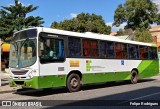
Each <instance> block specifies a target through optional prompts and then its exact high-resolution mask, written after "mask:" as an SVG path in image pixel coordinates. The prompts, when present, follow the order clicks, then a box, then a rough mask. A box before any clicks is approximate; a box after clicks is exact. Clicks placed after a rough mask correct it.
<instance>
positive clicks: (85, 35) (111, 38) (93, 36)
mask: <svg viewBox="0 0 160 109" xmlns="http://www.w3.org/2000/svg"><path fill="white" fill-rule="evenodd" d="M36 28H37V29H38V31H39V32H46V33H52V34H60V35H66V36H73V37H82V38H91V39H98V40H108V41H115V42H122V43H129V44H137V45H145V46H156V45H154V44H150V43H144V42H137V41H131V40H124V39H120V38H118V37H115V36H110V35H105V34H98V33H92V32H85V33H78V32H71V31H66V30H58V29H52V28H45V27H36ZM30 29H33V28H30Z"/></svg>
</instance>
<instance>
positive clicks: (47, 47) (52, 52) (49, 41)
mask: <svg viewBox="0 0 160 109" xmlns="http://www.w3.org/2000/svg"><path fill="white" fill-rule="evenodd" d="M42 43H43V44H42ZM40 44H42V45H43V48H44V49H41V55H40V62H41V63H48V62H57V61H64V44H63V40H62V39H54V38H44V37H43V38H41V40H40Z"/></svg>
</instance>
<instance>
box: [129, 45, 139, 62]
mask: <svg viewBox="0 0 160 109" xmlns="http://www.w3.org/2000/svg"><path fill="white" fill-rule="evenodd" d="M128 57H129V59H139V55H138V46H136V45H128Z"/></svg>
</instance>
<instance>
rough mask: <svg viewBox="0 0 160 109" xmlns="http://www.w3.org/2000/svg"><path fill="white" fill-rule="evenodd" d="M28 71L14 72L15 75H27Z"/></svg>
mask: <svg viewBox="0 0 160 109" xmlns="http://www.w3.org/2000/svg"><path fill="white" fill-rule="evenodd" d="M27 72H28V70H19V71H12V73H13V74H14V75H25V74H26V73H27Z"/></svg>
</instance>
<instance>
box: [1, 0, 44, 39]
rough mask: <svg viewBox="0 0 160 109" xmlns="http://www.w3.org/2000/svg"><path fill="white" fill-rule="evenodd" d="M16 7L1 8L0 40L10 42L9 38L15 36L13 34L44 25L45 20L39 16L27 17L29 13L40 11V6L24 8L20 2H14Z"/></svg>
mask: <svg viewBox="0 0 160 109" xmlns="http://www.w3.org/2000/svg"><path fill="white" fill-rule="evenodd" d="M14 1H15V5H10V6H8V7H5V6H1V7H2V9H1V10H0V38H2V40H4V41H9V40H8V39H11V38H8V37H11V36H12V35H13V32H15V31H19V30H22V29H23V28H28V27H30V26H40V25H41V24H43V23H44V21H42V19H43V18H41V17H39V16H37V17H33V16H28V17H27V16H26V15H27V14H28V13H30V12H32V11H34V10H36V9H38V6H36V7H34V6H33V5H29V6H23V5H22V3H20V2H19V1H18V0H14Z"/></svg>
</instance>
